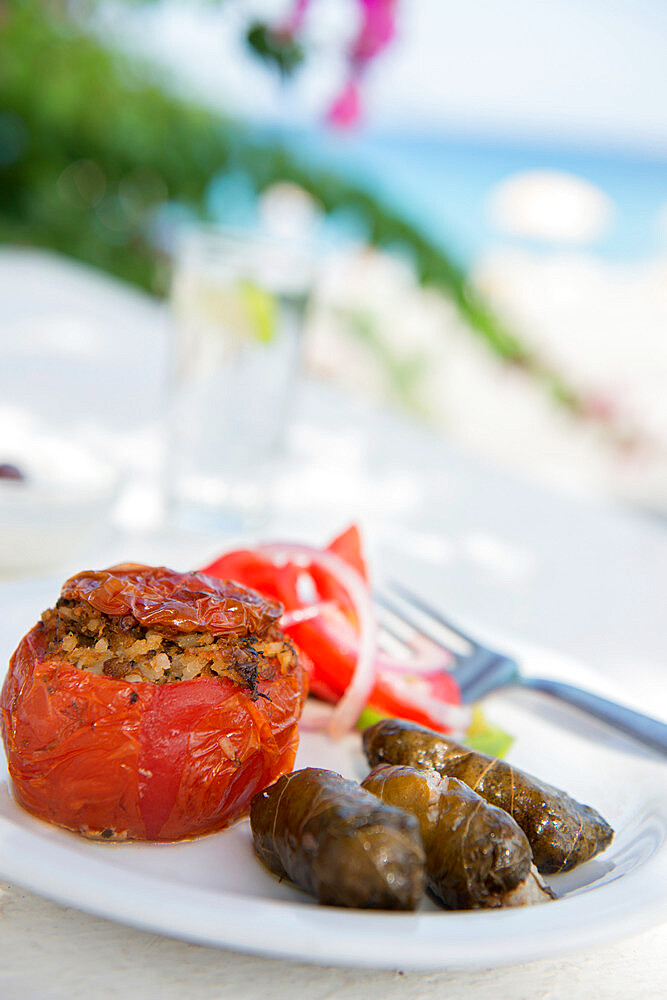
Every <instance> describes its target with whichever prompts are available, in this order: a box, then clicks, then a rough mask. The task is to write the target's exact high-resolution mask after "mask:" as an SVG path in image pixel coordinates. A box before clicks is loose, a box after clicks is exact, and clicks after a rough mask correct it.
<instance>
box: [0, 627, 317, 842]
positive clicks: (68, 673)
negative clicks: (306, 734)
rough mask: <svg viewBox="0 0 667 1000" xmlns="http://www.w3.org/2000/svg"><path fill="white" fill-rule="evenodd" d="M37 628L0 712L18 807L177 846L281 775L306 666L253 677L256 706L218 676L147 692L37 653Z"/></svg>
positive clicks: (290, 752)
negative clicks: (262, 677) (256, 680)
mask: <svg viewBox="0 0 667 1000" xmlns="http://www.w3.org/2000/svg"><path fill="white" fill-rule="evenodd" d="M46 644H47V639H46V635H45V630H44V628H43V626H42V625H41V624H38V625H36V626H35V627H34V628H33V629H32V630H31V631H30V632H29V633H28V634H27V635H26V636H25V638H24V639H22V640H21V642H20V644H19V646H18V648H17V650H16V652H15V653H14V655H13V656H12V658H11V660H10V665H9V672H8V674H7V677H6V680H5V683H4V686H3V689H2V694H1V695H0V712H1V720H2V734H3V739H4V742H5V749H6V752H7V760H8V764H9V773H10V776H11V780H12V785H13V790H14V795H15V798H16V800H17V801H18V802H19V803H20V804H21V805H22V806H24V807H25V808H26V809H27V810H28V811H29V812H31V813H33V814H34V815H36V816H39V817H41V818H42V819H45V820H48V821H50V822H52V823H56V824H58V825H60V826H63V827H66V828H67V829H69V830H74V831H76V832H77V833H82V834H84V835H86V836H91V837H102V838H105V839H107V838H108V839H137V840H180V839H184V838H188V837H194V836H197V835H198V834H204V833H211V832H213V831H215V830H219V829H222V828H224V827H226V826H228V825H229V824H230V823H233V822H234V821H235V820H236V819H238V818H239V817H240V816H242V815H244V814H245V813H246V812H247V811H248V809H249V806H250V800H251V799H252V797H253V795H254V794H255V793H256V792H257V791H259V790H261V789H262V788H264V787H265V786H266V785H268V784H270V783H271V782H273V781H274V780H275V779H276V778H277V777H279V776H280V775H281V774H283V773H285V772H286V771H290V770H291V768H292V765H293V762H294V757H295V754H296V749H297V742H298V733H297V720H298V718H299V715H300V713H301V709H302V707H303V701H304V699H305V695H306V678H305V671H304V670H303V668H302V666H301V665H300V664H297V667H296V669H294V670H292V671H290V672H287V673H282V672H281V670H280V667H279V666H278V665H276V670H275V673H274V676H273V677H272V678H269V679H268V680H260V681H258V685H257V690H258V693H259V696H258V697H257V696H256V697H255V698H254V700H253V698H252V697H251V693H250V692H249V691H247V690H246V689H245V688H243V687H241V686H240V685H238V684H236V683H235V682H234V681H232V680H229V679H226V678H214V677H200V678H194V679H192V680H188V681H180V682H176V683H170V684H162V685H155V684H151V683H149V682H147V681H135V682H127V681H123V680H117V679H114V678H111V677H104V676H99V675H97V674H93V673H90V672H88V671H83V670H79V669H77V668H76V667H74V666H72V665H71V664H69V663H66V662H62V661H59V660H54V659H49V658H48V657H47V656H46Z"/></svg>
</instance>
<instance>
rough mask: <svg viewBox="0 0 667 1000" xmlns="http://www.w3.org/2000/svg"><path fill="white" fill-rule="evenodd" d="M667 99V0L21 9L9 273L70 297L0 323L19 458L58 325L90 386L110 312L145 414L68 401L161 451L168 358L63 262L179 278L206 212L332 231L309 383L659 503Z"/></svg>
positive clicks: (553, 472) (30, 292) (163, 289)
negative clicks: (154, 366) (74, 282)
mask: <svg viewBox="0 0 667 1000" xmlns="http://www.w3.org/2000/svg"><path fill="white" fill-rule="evenodd" d="M666 94H667V7H666V6H665V4H664V3H663V2H662V0H604V2H603V0H577V2H576V3H575V2H574V0H544V2H542V3H539V4H535V3H534V2H529V0H506V2H504V3H503V4H497V3H493V2H490V0H477V2H475V3H467V4H462V3H454V2H450V0H442V2H440V3H432V2H431V3H429V2H428V0H286V2H279V0H275V2H263V3H261V2H251V0H201V2H196V0H153V2H143V3H142V2H123V0H71V2H68V0H0V242H1V243H2V247H0V292H1V293H2V298H3V301H5V302H6V303H7V302H9V299H10V293H12V292H13V293H14V295H15V297H16V292H17V289H18V288H19V287H20V289H21V294H22V295H23V301H24V302H30V301H31V300H33V299H34V300H35V301H36V299H37V298H38V297H39V294H42V295H43V296H46V297H45V298H44V299H43V301H44V302H47V301H48V303H49V305H48V307H47V306H44V307H43V308H40V309H38V310H37V312H34V311H33V313H31V314H30V315H28V314H27V313H26V310H25V309H23V310H17V309H16V308H15V307H14V309H13V312H12V310H11V309H9V307H8V306H7V307H6V308H5V309H4V317H3V319H2V321H0V322H1V323H2V325H3V327H4V329H3V331H2V336H3V352H4V362H3V364H2V367H4V376H2V377H3V379H4V382H3V385H2V390H3V398H2V399H0V418H3V419H4V423H3V419H0V431H2V433H3V434H4V437H3V438H2V446H3V454H2V455H0V462H4V463H5V465H6V466H8V467H10V471H9V473H8V475H11V474H13V473H12V471H11V467H12V466H16V465H17V464H20V462H19V459H20V454H19V453H18V452H17V451H16V448H15V445H16V442H17V441H18V440H19V438H20V436H21V434H23V435H24V436H25V435H28V436H29V434H30V426H29V422H28V423H26V419H27V418H26V417H25V414H22V415H21V418H20V420H19V418H18V417H17V413H18V402H20V397H21V393H22V392H25V391H27V385H28V378H27V371H28V367H27V362H26V359H32V360H30V366H31V367H30V371H31V373H32V374H31V377H30V379H29V381H30V387H31V391H32V392H36V393H37V395H39V394H40V393H41V392H42V388H41V387H43V386H46V385H47V383H48V377H49V373H48V370H47V369H48V367H49V363H48V351H46V352H45V350H44V349H43V348H44V343H45V341H44V336H45V334H44V330H45V328H46V326H47V325H49V324H50V341H49V343H50V347H49V350H51V349H53V345H54V343H55V344H57V352H58V356H59V357H60V358H61V360H62V357H63V356H67V357H70V358H71V364H72V365H73V366H76V365H79V366H80V368H81V373H82V375H81V380H80V382H81V383H82V382H84V381H86V379H88V376H87V375H86V371H87V369H86V368H85V365H86V363H87V361H86V359H87V357H88V354H87V353H86V352H87V351H88V352H89V349H90V342H89V341H88V340H87V339H86V338H87V337H88V334H87V333H86V330H88V331H89V330H90V329H91V324H93V312H95V317H94V321H95V322H97V323H98V324H99V323H101V322H102V321H103V320H104V321H105V322H106V323H107V324H109V323H111V324H112V326H114V330H115V332H114V337H117V340H116V341H114V342H113V343H112V344H111V346H110V347H109V345H108V344H107V350H106V354H104V352H102V355H103V363H104V365H105V366H106V370H107V371H111V370H112V369H114V366H115V367H116V368H117V369H118V373H119V375H118V377H119V379H120V381H121V382H122V384H123V387H124V392H125V393H126V397H127V398H126V399H125V400H124V402H123V406H122V412H120V413H119V415H118V417H117V418H114V424H115V427H114V429H115V430H116V431H119V430H120V431H122V430H123V429H124V428H125V431H126V433H125V434H124V436H123V435H122V434H121V436H120V438H119V437H118V436H116V438H114V443H113V445H112V444H111V438H110V437H109V436H107V437H106V438H105V437H104V428H102V427H95V426H94V420H93V415H94V413H95V410H96V407H98V406H101V405H102V402H101V399H102V397H103V396H104V391H105V390H104V386H103V385H101V384H94V385H92V386H91V385H90V384H89V383H88V397H87V398H86V400H85V401H84V402H83V403H81V404H80V409H79V411H77V412H78V413H79V416H78V417H77V412H74V411H71V412H70V410H69V409H68V406H69V403H65V404H63V406H62V408H59V412H58V415H57V416H58V417H60V418H62V419H63V420H64V421H65V422H67V421H69V422H70V425H71V423H72V421H75V420H79V422H81V418H80V415H81V414H85V415H86V416H85V421H84V422H85V423H86V428H87V434H88V437H87V442H86V443H87V444H88V445H91V443H92V445H93V450H97V451H98V452H99V450H100V448H101V447H102V448H104V449H107V450H108V449H110V448H112V447H113V448H116V449H117V451H118V453H119V454H122V455H124V456H125V457H127V455H128V454H130V453H131V454H135V455H137V456H140V460H141V461H145V460H146V455H147V452H148V451H149V450H150V448H149V446H147V445H146V444H145V442H144V441H143V440H142V438H141V427H142V426H143V424H142V419H145V418H146V416H147V415H146V413H144V412H143V411H142V402H141V394H142V393H143V394H144V397H143V398H144V401H145V400H147V399H148V398H149V395H150V394H149V393H147V392H146V388H145V378H146V371H145V366H146V365H147V363H148V360H149V359H150V357H151V350H152V349H151V348H150V346H147V345H146V344H143V343H139V341H140V340H141V338H140V337H137V336H136V334H135V333H132V332H129V331H128V330H126V329H123V322H122V320H121V318H120V313H118V314H114V306H112V305H111V304H110V302H111V300H109V304H107V302H106V299H105V296H106V295H108V293H109V286H108V285H107V284H104V283H101V284H99V285H95V286H90V285H89V286H88V287H89V288H93V287H94V289H95V290H96V291H95V295H94V296H93V298H94V300H95V301H94V303H93V304H92V305H90V307H89V308H88V307H87V308H88V313H86V310H85V309H83V311H82V313H81V315H79V317H78V319H76V321H75V319H73V318H72V316H71V314H69V315H68V316H65V315H64V313H63V310H62V309H61V310H60V311H58V310H57V309H55V310H54V302H57V301H58V296H59V295H61V294H64V292H63V288H64V287H65V286H66V285H67V282H68V281H69V280H70V278H71V275H72V274H73V273H74V272H72V271H69V270H67V269H63V262H64V261H65V260H70V259H76V260H77V261H79V262H81V263H82V264H84V265H86V266H88V267H90V268H94V269H96V271H98V272H99V273H100V274H104V273H106V274H107V275H110V276H113V277H114V278H117V279H120V280H121V281H122V282H125V283H127V286H128V288H136V289H141V290H143V292H145V293H147V294H148V295H150V296H152V297H156V298H163V297H164V296H165V295H167V293H168V290H169V285H170V280H171V279H170V276H171V274H172V271H173V266H174V265H173V262H174V257H175V254H176V253H177V246H178V241H179V234H180V232H181V231H182V229H183V228H184V227H185V228H187V227H189V226H190V227H191V226H192V225H193V223H196V222H198V221H208V222H210V223H215V224H219V225H222V226H225V227H232V228H233V229H234V230H235V231H241V232H244V231H251V232H253V233H258V232H261V233H263V234H266V235H268V236H270V237H271V238H275V239H277V240H288V241H299V242H300V243H301V245H308V246H309V247H311V248H312V255H313V256H314V257H316V259H317V264H318V266H317V275H316V277H315V278H314V279H313V284H312V288H311V302H310V308H309V312H308V319H307V323H306V328H305V341H304V364H305V365H306V368H307V370H308V371H309V372H310V374H311V375H312V376H313V377H315V378H317V379H321V380H325V381H329V382H332V383H334V384H336V385H338V386H342V387H344V390H345V391H346V392H350V393H353V394H355V395H357V396H358V397H359V398H361V399H363V400H367V401H368V400H371V401H373V402H377V403H380V404H381V405H382V406H387V407H393V408H396V409H398V410H400V411H402V412H404V413H406V414H409V415H410V417H411V418H414V419H416V420H419V421H420V422H421V423H422V424H424V425H425V426H428V427H430V428H431V429H432V430H433V431H434V432H435V433H436V434H438V435H441V436H442V437H443V438H445V439H446V440H447V441H448V442H450V443H452V444H454V445H455V446H457V447H460V448H462V449H465V450H466V451H468V452H469V453H472V454H475V455H479V456H481V457H482V458H484V459H485V460H490V461H491V462H494V463H498V464H499V465H500V466H502V467H504V468H507V469H511V470H513V471H515V472H518V473H519V474H520V475H522V476H525V477H529V478H537V479H539V480H542V481H544V482H548V483H550V484H552V485H554V486H556V487H558V488H559V489H561V490H566V491H569V492H572V493H576V494H578V495H586V496H597V497H599V496H603V497H606V498H609V499H612V500H613V501H615V502H616V501H620V502H623V503H630V504H632V505H635V506H639V507H641V508H643V509H646V510H650V511H652V512H654V513H657V514H660V515H664V514H665V512H666V511H667V393H666V392H665V385H666V382H667V115H665V95H666ZM35 248H37V250H39V253H38V254H36V253H35ZM43 251H49V253H53V254H56V255H58V256H57V257H51V256H49V258H48V259H47V258H45V257H44V256H43V253H42V252H43ZM35 261H38V262H39V266H36V265H35ZM47 286H48V295H47V294H46V290H47ZM38 293H39V294H38ZM133 294H134V293H133ZM136 294H137V295H138V292H137V293H136ZM244 294H245V295H246V298H245V300H244V301H245V303H246V307H247V308H249V309H250V311H251V313H252V316H253V317H254V320H253V322H255V324H256V332H257V331H259V332H258V336H259V337H260V339H261V336H262V330H264V331H265V332H266V322H267V319H266V317H267V315H269V314H268V313H267V311H266V309H267V307H266V303H265V301H264V300H263V299H261V298H258V297H257V295H256V294H254V293H253V295H252V297H251V299H248V296H247V288H246V293H244ZM137 301H138V300H137ZM35 308H36V307H35ZM142 308H143V306H142ZM115 315H117V317H118V318H117V319H116V320H115V321H114V316H115ZM82 316H83V319H82ZM151 322H152V319H150V318H149V316H148V313H147V318H146V326H147V327H148V326H149V325H150V323H151ZM86 324H87V325H86ZM257 324H258V325H257ZM262 324H264V325H262ZM128 338H129V339H128ZM142 351H143V353H142ZM45 359H46V360H45ZM98 360H99V355H98ZM40 363H43V365H44V367H45V370H44V371H43V372H42V373H41V374H38V367H39V364H40ZM114 370H115V369H114ZM120 373H122V374H120ZM140 375H141V378H140V377H139V376H140ZM160 377H161V376H160V375H159V373H155V374H154V375H151V376H150V379H152V381H151V392H152V391H153V389H154V388H155V386H154V384H153V383H154V382H156V380H159V378H160ZM142 379H143V381H142ZM40 380H41V381H40ZM36 386H37V389H36V388H35V387H36ZM12 393H13V395H14V403H13V404H12V399H11V396H12ZM43 393H44V398H46V397H47V396H48V389H46V388H44V389H43ZM151 398H152V397H151ZM17 400H18V402H17ZM3 408H4V410H3ZM41 418H42V419H43V420H48V421H51V420H53V413H52V412H51V413H49V411H48V410H45V412H44V413H43V414H41ZM56 422H57V420H56ZM17 455H18V458H17ZM137 461H139V458H138V459H137ZM19 471H20V470H19Z"/></svg>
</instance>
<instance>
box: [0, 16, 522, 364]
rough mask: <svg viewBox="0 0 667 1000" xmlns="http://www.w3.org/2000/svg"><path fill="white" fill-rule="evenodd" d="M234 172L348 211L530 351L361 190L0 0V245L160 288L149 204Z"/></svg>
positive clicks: (55, 20) (66, 26) (464, 306)
mask: <svg viewBox="0 0 667 1000" xmlns="http://www.w3.org/2000/svg"><path fill="white" fill-rule="evenodd" d="M233 171H234V172H238V171H241V172H243V173H244V174H245V175H247V176H248V177H249V178H250V180H251V182H252V184H253V186H254V188H255V189H256V190H257V191H261V190H262V189H264V188H265V187H267V186H268V185H270V184H273V183H275V182H276V181H279V180H286V181H293V182H295V183H297V184H299V185H301V186H302V187H303V188H305V189H306V190H308V191H309V192H310V193H311V194H312V195H313V196H314V197H315V198H316V199H317V200H318V201H319V203H320V204H321V205H322V206H323V208H324V209H325V211H334V210H337V209H340V208H341V207H342V206H344V207H346V209H347V210H348V211H351V212H354V213H356V215H357V216H359V217H360V219H361V221H362V223H363V224H364V226H365V228H366V229H367V231H368V234H369V239H370V240H371V241H372V242H374V243H376V244H378V245H385V246H387V245H393V246H396V245H403V246H405V247H406V248H407V249H408V250H409V252H410V254H411V256H412V257H413V259H414V260H415V262H416V266H417V269H418V272H419V275H420V277H421V279H422V280H423V281H425V282H429V283H431V284H434V285H437V286H438V287H440V288H442V289H444V290H445V291H446V292H447V293H448V294H450V295H451V296H452V297H453V298H454V300H455V301H456V302H457V303H458V305H459V308H460V309H461V311H462V313H463V314H464V315H465V316H466V317H467V319H468V320H469V322H470V324H471V325H472V327H473V328H474V329H477V330H478V332H479V333H480V334H481V335H482V336H483V337H484V338H485V339H486V340H487V341H488V342H489V344H490V345H491V346H492V347H493V348H494V349H495V350H496V351H498V352H499V353H500V354H502V355H504V356H506V357H509V358H512V359H514V360H518V361H525V360H526V359H527V352H526V351H525V350H524V349H523V348H522V347H521V345H520V344H519V343H518V341H517V340H516V339H515V338H514V337H512V336H511V335H510V334H509V333H508V332H507V331H505V330H504V329H503V328H502V327H501V325H500V324H499V323H498V321H497V319H496V318H495V317H494V316H493V315H492V314H491V313H490V312H489V311H488V310H486V309H485V308H484V306H483V305H482V303H481V302H480V301H479V300H478V299H477V298H476V297H475V296H474V294H473V293H472V291H471V289H470V288H469V286H468V284H467V282H466V279H465V276H464V274H463V273H462V272H461V271H460V270H459V269H458V268H457V267H456V266H455V265H454V264H453V263H452V261H451V260H449V258H448V257H447V255H446V254H445V253H444V252H443V251H442V250H441V249H440V248H439V247H437V246H436V245H434V244H433V243H432V242H430V241H429V240H428V239H426V238H425V237H424V236H423V235H422V234H420V233H419V232H418V231H417V230H416V229H415V228H414V227H413V226H412V225H410V224H409V223H407V222H405V221H403V220H402V219H401V218H400V217H399V216H397V215H396V214H394V213H393V212H391V211H388V210H387V209H386V208H384V207H383V206H382V205H380V204H379V203H378V202H377V200H376V199H375V198H374V197H373V196H372V195H371V194H370V193H369V192H367V191H364V190H363V189H361V188H359V187H355V186H354V185H351V184H350V183H348V182H347V181H345V180H343V179H342V178H340V177H336V176H335V175H333V174H328V173H323V172H314V171H313V170H312V169H311V168H309V167H308V166H307V165H305V164H302V163H299V162H298V161H297V160H296V159H295V157H294V156H293V155H291V154H290V153H289V152H288V151H286V150H285V149H283V148H281V146H280V145H279V144H277V143H275V142H267V141H262V140H261V139H259V138H257V137H254V136H253V135H252V133H251V132H250V130H248V129H246V128H245V127H244V126H243V124H242V123H239V122H237V121H234V120H230V119H226V118H225V117H224V116H222V115H220V114H217V113H214V112H211V111H210V110H208V109H206V108H203V107H200V106H198V105H196V104H195V103H194V102H192V101H188V100H187V99H185V98H184V97H182V96H180V95H177V94H175V93H173V92H172V90H170V87H169V86H168V83H167V81H166V79H165V78H164V76H160V75H159V74H158V72H157V71H156V70H155V69H154V68H152V67H151V68H149V67H147V66H145V65H142V64H141V63H139V62H138V61H137V60H136V59H130V58H129V57H128V56H124V55H121V54H120V53H118V52H114V51H112V50H109V49H106V48H104V47H103V46H102V45H101V44H100V43H99V42H98V41H97V40H95V39H94V37H93V36H92V35H88V34H86V33H85V31H84V30H83V28H82V27H80V26H78V25H77V24H76V23H75V22H73V21H72V20H71V19H68V18H67V17H66V16H64V14H63V13H62V8H59V7H57V6H55V5H53V4H46V3H39V2H23V0H0V240H4V241H14V242H24V243H29V244H33V245H39V246H45V247H52V248H53V249H55V250H60V251H62V252H64V253H68V254H71V255H72V256H74V257H77V258H79V259H80V260H84V261H87V262H89V263H91V264H94V265H96V266H98V267H101V268H104V269H105V270H107V271H110V272H111V273H113V274H116V275H118V276H120V277H122V278H125V279H127V280H128V281H132V282H135V283H137V284H139V285H142V286H143V287H145V288H148V289H151V290H152V291H156V292H160V291H162V290H163V287H164V273H165V269H164V266H163V265H164V262H161V260H160V253H159V251H158V249H157V248H156V245H155V242H154V240H153V238H152V236H153V230H152V225H151V224H152V221H153V219H154V216H155V213H156V210H157V209H158V208H159V207H160V206H161V205H162V204H163V203H164V202H166V201H167V200H170V201H172V202H176V203H179V204H181V205H184V206H187V207H188V208H189V209H190V210H191V211H192V212H194V213H195V214H197V215H200V216H204V215H205V214H206V193H207V190H208V187H209V184H210V182H211V179H212V178H213V177H215V176H216V175H219V174H220V172H233Z"/></svg>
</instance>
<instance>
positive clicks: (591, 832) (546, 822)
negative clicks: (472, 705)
mask: <svg viewBox="0 0 667 1000" xmlns="http://www.w3.org/2000/svg"><path fill="white" fill-rule="evenodd" d="M363 742H364V750H365V752H366V756H367V758H368V760H369V762H370V764H371V765H372V766H375V765H376V764H381V763H388V764H406V765H408V766H411V767H416V768H425V767H431V768H434V769H435V770H436V771H437V772H438V773H439V774H441V775H443V776H445V777H450V778H458V779H459V780H460V781H463V782H465V784H466V785H468V786H469V787H470V788H472V789H473V790H474V791H476V792H477V793H478V794H479V795H481V796H482V798H484V799H486V801H487V802H489V803H491V805H494V806H498V807H499V808H500V809H504V810H505V811H506V812H508V813H509V814H510V816H512V818H513V819H515V820H516V822H517V823H518V825H519V826H520V827H521V829H522V830H523V831H524V833H525V834H526V836H527V837H528V840H529V842H530V846H531V848H532V851H533V859H534V861H535V864H536V866H537V868H538V870H539V871H541V872H545V873H548V872H560V871H569V870H570V869H571V868H574V867H576V866H577V865H579V864H582V863H583V862H584V861H588V860H589V859H590V858H592V857H594V856H595V855H596V854H598V853H599V852H600V851H602V850H604V849H605V847H608V845H609V844H610V843H611V840H612V837H613V835H614V831H613V830H612V828H611V827H610V826H609V824H608V823H607V822H606V820H604V819H603V818H602V816H600V814H599V813H598V812H596V811H595V809H592V808H591V807H590V806H586V805H582V804H581V803H580V802H577V801H576V800H575V799H573V798H571V797H570V796H569V795H567V794H566V793H565V792H563V791H561V790H560V789H558V788H554V787H553V786H552V785H548V784H546V782H543V781H540V780H539V779H538V778H534V777H533V776H532V775H530V774H527V773H525V772H524V771H520V770H519V769H518V768H516V767H512V765H511V764H508V763H507V762H506V761H503V760H498V759H496V758H493V757H489V756H488V755H487V754H483V753H479V752H478V751H475V750H469V749H468V748H467V747H464V746H461V745H460V744H459V743H455V742H454V741H453V740H450V739H448V738H447V737H445V736H442V734H440V733H434V732H432V731H431V730H429V729H424V728H422V727H421V726H416V725H413V724H412V723H408V722H403V721H402V720H400V719H385V720H383V721H382V722H378V723H377V724H376V725H375V726H371V727H370V728H369V729H366V730H365V732H364V735H363Z"/></svg>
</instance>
